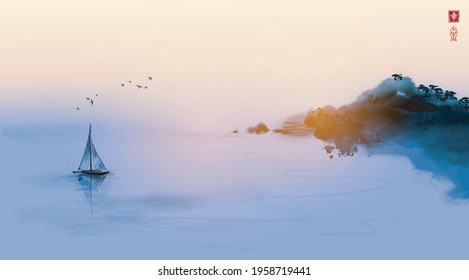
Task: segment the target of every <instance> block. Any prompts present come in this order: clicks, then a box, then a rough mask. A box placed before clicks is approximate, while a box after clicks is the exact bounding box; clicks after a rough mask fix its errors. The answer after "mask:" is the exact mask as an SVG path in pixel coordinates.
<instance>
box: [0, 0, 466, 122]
mask: <svg viewBox="0 0 469 280" xmlns="http://www.w3.org/2000/svg"><path fill="white" fill-rule="evenodd" d="M468 6H469V4H468V3H467V2H464V1H404V0H396V1H379V2H378V1H369V0H358V1H344V0H333V1H306V0H292V1H285V0H284V1H278V0H277V1H265V0H251V1H244V0H240V1H233V0H221V1H220V0H219V1H215V0H200V1H189V0H175V1H169V0H167V1H158V0H157V1H144V0H137V1H105V0H100V1H90V0H84V1H54V0H44V1H31V0H29V1H28V0H26V1H21V0H20V1H9V2H4V3H2V4H0V34H2V36H0V45H1V51H0V61H1V62H2V70H1V71H2V73H1V75H0V76H1V78H0V104H1V105H0V106H1V107H2V108H1V109H2V110H1V111H2V112H1V113H0V114H1V116H2V118H3V119H4V120H5V119H9V120H15V121H19V122H41V120H47V121H53V122H64V123H67V122H74V123H81V122H89V121H104V122H107V123H114V124H118V123H129V124H139V125H149V126H162V127H165V126H167V127H175V126H176V127H178V128H180V129H182V130H184V129H189V130H204V131H224V130H226V129H228V130H229V129H231V128H232V127H238V126H239V127H240V128H244V127H247V126H249V125H253V124H256V123H258V122H259V121H265V122H268V123H269V124H270V123H271V124H273V125H276V124H277V125H278V124H280V123H281V121H282V120H283V119H285V118H286V117H288V116H290V115H293V114H296V113H300V112H305V111H307V110H308V109H309V108H310V107H317V106H323V105H326V104H332V105H335V106H340V105H342V104H345V103H349V102H350V101H352V100H354V99H355V98H356V96H358V95H359V94H360V93H361V92H363V91H364V90H366V89H369V88H372V87H375V86H376V85H377V84H378V83H379V82H381V81H382V80H383V79H385V78H386V77H388V76H389V75H390V74H392V73H395V72H397V73H404V75H408V76H411V77H412V78H414V80H415V81H416V83H417V84H418V83H425V84H428V83H436V84H439V85H440V86H442V87H444V88H451V89H452V90H454V91H456V92H459V93H460V95H467V94H464V93H465V92H467V91H468V87H467V85H466V84H465V73H466V67H467V66H466V65H468V62H469V57H468V56H467V55H466V54H467V51H466V50H467V46H468V45H467V38H469V37H468V36H469V24H468V23H467V21H466V14H465V11H466V10H469V9H466V8H467V7H468ZM449 9H459V10H461V22H460V23H458V24H456V26H457V27H458V29H459V37H458V42H450V41H449V29H450V27H451V26H452V25H451V24H450V23H448V20H447V12H448V10H449ZM147 76H152V77H153V78H154V79H153V80H152V81H151V83H150V82H149V81H147V80H146V77H147ZM128 80H132V81H134V83H136V82H138V83H142V84H145V85H148V86H149V89H148V90H147V91H146V92H143V91H140V92H139V91H138V90H137V89H136V88H130V87H128V84H126V87H124V88H121V87H120V83H125V82H126V81H128ZM94 94H99V99H98V98H97V100H96V103H95V106H94V107H93V108H91V107H90V106H89V105H88V104H87V103H86V101H84V99H85V97H87V96H90V95H94ZM77 106H79V107H81V111H79V112H78V111H77V110H76V109H75V107H77Z"/></svg>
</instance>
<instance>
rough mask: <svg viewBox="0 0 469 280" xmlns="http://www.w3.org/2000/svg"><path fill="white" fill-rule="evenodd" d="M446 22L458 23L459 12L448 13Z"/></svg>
mask: <svg viewBox="0 0 469 280" xmlns="http://www.w3.org/2000/svg"><path fill="white" fill-rule="evenodd" d="M448 22H459V10H449V11H448Z"/></svg>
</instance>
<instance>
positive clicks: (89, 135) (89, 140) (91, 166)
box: [88, 123, 93, 171]
mask: <svg viewBox="0 0 469 280" xmlns="http://www.w3.org/2000/svg"><path fill="white" fill-rule="evenodd" d="M88 143H89V144H90V145H89V146H90V171H91V170H93V158H92V154H91V123H90V133H89V134H88Z"/></svg>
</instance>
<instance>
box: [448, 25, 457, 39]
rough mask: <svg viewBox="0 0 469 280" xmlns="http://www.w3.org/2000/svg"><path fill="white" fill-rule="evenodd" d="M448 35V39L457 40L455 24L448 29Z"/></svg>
mask: <svg viewBox="0 0 469 280" xmlns="http://www.w3.org/2000/svg"><path fill="white" fill-rule="evenodd" d="M449 36H450V37H451V39H450V41H457V40H458V29H457V28H456V26H452V27H451V29H450V30H449Z"/></svg>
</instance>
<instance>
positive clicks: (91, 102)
mask: <svg viewBox="0 0 469 280" xmlns="http://www.w3.org/2000/svg"><path fill="white" fill-rule="evenodd" d="M147 80H148V81H151V80H153V78H152V77H151V76H148V77H147ZM128 83H129V84H132V81H130V80H129V81H128ZM124 86H125V84H121V87H124ZM136 86H137V88H138V89H142V88H143V89H148V86H142V85H136ZM96 97H98V94H95V99H96ZM85 99H86V101H87V102H88V103H89V104H90V105H91V106H94V103H95V100H94V99H92V98H90V97H86V98H85ZM76 110H78V111H80V107H76Z"/></svg>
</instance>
